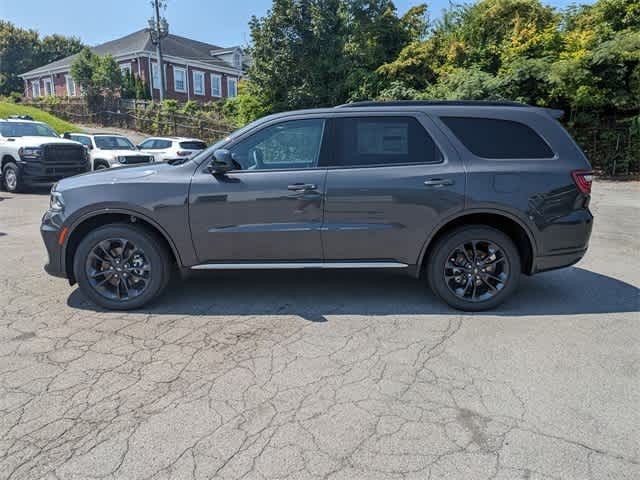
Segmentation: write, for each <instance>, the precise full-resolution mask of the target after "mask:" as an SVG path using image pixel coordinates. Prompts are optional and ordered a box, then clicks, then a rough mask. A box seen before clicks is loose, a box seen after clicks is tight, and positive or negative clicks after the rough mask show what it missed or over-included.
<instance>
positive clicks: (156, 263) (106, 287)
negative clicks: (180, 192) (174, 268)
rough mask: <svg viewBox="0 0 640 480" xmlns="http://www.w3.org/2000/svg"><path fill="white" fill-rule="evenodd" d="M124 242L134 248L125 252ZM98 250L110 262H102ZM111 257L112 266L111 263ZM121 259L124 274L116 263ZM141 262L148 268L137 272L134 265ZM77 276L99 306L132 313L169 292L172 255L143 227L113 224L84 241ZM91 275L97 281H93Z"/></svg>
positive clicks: (75, 267)
mask: <svg viewBox="0 0 640 480" xmlns="http://www.w3.org/2000/svg"><path fill="white" fill-rule="evenodd" d="M114 240H115V241H114ZM122 241H126V242H129V243H128V244H127V245H130V246H131V248H127V249H126V250H125V251H124V252H123V251H122V248H121V245H122ZM99 244H102V246H103V248H100V247H99ZM118 245H120V246H118ZM110 246H111V247H113V248H109V247H110ZM104 247H106V248H104ZM133 247H135V249H134V248H133ZM96 249H97V251H98V252H100V253H99V255H100V257H102V258H103V259H106V260H98V257H97V256H96V255H92V253H95V252H96ZM106 251H108V254H107V255H105V252H106ZM135 252H137V253H135ZM140 252H142V255H141V256H140ZM109 255H110V257H111V259H112V261H111V262H109V261H108V259H109ZM136 255H137V257H136ZM120 256H121V257H122V259H121V260H120V263H119V267H120V270H118V271H116V270H115V268H117V267H118V265H116V263H115V262H116V261H117V260H118V258H119V257H120ZM131 257H134V258H133V259H131ZM127 258H128V259H129V260H126V259H127ZM140 258H142V260H140ZM138 260H140V262H139V264H140V265H142V264H143V263H144V262H146V264H145V265H143V266H141V267H140V269H135V268H136V267H134V266H133V265H132V264H133V263H136V261H138ZM125 261H128V262H130V263H125ZM124 267H130V268H129V269H126V268H124ZM143 268H148V278H147V279H144V278H143V277H144V276H145V275H146V273H145V272H146V271H143V270H142V269H143ZM73 272H74V275H75V278H76V281H77V282H78V285H79V287H80V290H81V291H82V292H83V293H84V294H85V295H86V296H87V297H88V298H89V299H90V300H91V301H92V302H93V303H95V304H96V305H98V306H100V307H103V308H106V309H109V310H132V309H136V308H140V307H142V306H144V305H147V304H148V303H149V302H151V301H153V300H154V299H156V298H157V297H158V296H159V295H160V294H161V293H162V292H163V291H164V290H165V288H166V287H167V284H168V283H169V280H170V278H171V262H170V253H169V252H168V251H167V249H166V248H165V247H164V245H163V242H162V241H161V240H160V239H159V238H158V237H157V236H156V235H154V234H153V233H151V232H149V231H147V230H146V229H144V228H142V227H139V226H136V225H130V224H110V225H105V226H103V227H99V228H97V229H96V230H93V231H91V232H90V233H89V234H87V236H86V237H85V238H83V239H82V241H81V242H80V245H78V248H77V250H76V253H75V256H74V258H73ZM101 272H111V273H109V274H108V275H107V274H102V273H101ZM118 272H119V273H118ZM127 272H128V273H127ZM90 275H92V276H93V277H94V278H93V279H91V278H90ZM124 277H127V278H126V279H125V278H124ZM143 280H146V281H144V282H143ZM100 283H101V285H98V284H100ZM142 285H144V286H142ZM125 287H126V288H125ZM134 287H135V288H134ZM127 292H128V293H127ZM121 294H122V297H121V298H120V295H121Z"/></svg>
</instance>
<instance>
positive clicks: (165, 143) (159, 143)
mask: <svg viewBox="0 0 640 480" xmlns="http://www.w3.org/2000/svg"><path fill="white" fill-rule="evenodd" d="M153 148H157V149H164V148H171V140H156V141H155V142H154V144H153Z"/></svg>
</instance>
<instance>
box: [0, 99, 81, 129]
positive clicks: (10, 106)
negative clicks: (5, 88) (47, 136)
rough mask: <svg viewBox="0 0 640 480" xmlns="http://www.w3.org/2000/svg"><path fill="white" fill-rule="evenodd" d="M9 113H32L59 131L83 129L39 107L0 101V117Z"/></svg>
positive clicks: (40, 120) (34, 117)
mask: <svg viewBox="0 0 640 480" xmlns="http://www.w3.org/2000/svg"><path fill="white" fill-rule="evenodd" d="M9 115H31V116H32V117H33V119H34V120H37V121H38V122H44V123H46V124H47V125H49V126H50V127H51V128H53V129H54V130H55V131H56V132H58V133H64V132H82V129H80V128H78V127H76V126H75V125H74V124H73V123H69V122H67V121H65V120H62V119H61V118H58V117H56V116H54V115H51V114H50V113H47V112H45V111H43V110H40V109H39V108H35V107H29V106H27V105H20V104H18V103H9V102H0V118H7V117H8V116H9Z"/></svg>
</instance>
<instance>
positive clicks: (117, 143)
mask: <svg viewBox="0 0 640 480" xmlns="http://www.w3.org/2000/svg"><path fill="white" fill-rule="evenodd" d="M93 141H94V142H96V147H98V148H99V149H100V150H134V149H135V147H134V146H133V143H131V142H130V141H129V139H128V138H126V137H116V136H110V135H100V136H96V137H94V138H93Z"/></svg>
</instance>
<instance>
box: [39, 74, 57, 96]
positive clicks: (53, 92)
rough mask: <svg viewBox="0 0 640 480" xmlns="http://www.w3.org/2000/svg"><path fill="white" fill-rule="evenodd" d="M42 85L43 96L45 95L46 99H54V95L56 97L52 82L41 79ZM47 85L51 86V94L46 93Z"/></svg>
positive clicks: (48, 79)
mask: <svg viewBox="0 0 640 480" xmlns="http://www.w3.org/2000/svg"><path fill="white" fill-rule="evenodd" d="M42 83H43V86H44V94H45V95H46V96H47V97H55V95H56V91H55V90H54V86H53V81H51V79H50V78H43V79H42ZM47 83H48V84H49V85H51V93H48V92H47Z"/></svg>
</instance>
